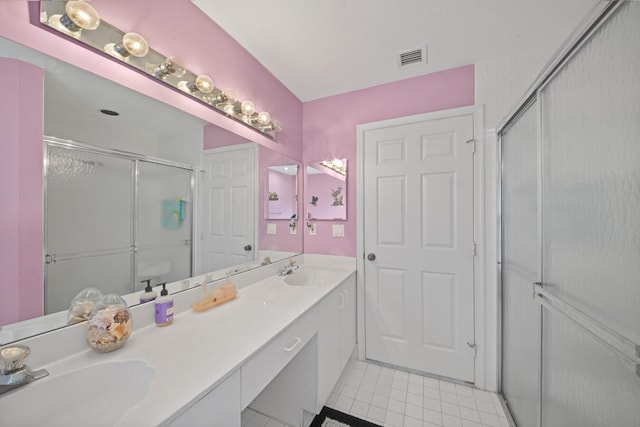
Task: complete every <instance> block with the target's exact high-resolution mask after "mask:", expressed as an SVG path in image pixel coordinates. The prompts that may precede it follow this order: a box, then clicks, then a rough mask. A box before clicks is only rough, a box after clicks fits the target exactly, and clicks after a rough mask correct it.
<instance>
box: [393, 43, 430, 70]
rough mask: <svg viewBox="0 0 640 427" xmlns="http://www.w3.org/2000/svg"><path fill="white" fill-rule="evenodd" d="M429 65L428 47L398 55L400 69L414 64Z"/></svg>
mask: <svg viewBox="0 0 640 427" xmlns="http://www.w3.org/2000/svg"><path fill="white" fill-rule="evenodd" d="M426 63H427V47H426V46H425V47H423V48H420V49H412V50H407V51H405V52H400V53H399V54H398V67H399V68H404V67H408V66H410V65H414V64H426Z"/></svg>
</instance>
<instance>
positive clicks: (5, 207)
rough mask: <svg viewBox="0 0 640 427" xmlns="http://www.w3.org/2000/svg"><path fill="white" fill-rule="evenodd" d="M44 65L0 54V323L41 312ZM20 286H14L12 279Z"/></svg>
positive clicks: (42, 298) (42, 311)
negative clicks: (0, 281)
mask: <svg viewBox="0 0 640 427" xmlns="http://www.w3.org/2000/svg"><path fill="white" fill-rule="evenodd" d="M43 79H44V71H43V70H42V69H41V68H39V67H36V66H34V65H31V64H27V63H24V62H22V61H18V60H14V59H7V58H0V93H2V102H0V130H1V132H0V135H1V138H2V145H1V146H2V155H1V156H0V197H1V198H2V209H0V272H1V273H2V282H3V283H4V284H6V285H8V286H2V287H0V325H6V324H9V323H14V322H17V321H19V320H25V319H30V318H32V317H35V316H41V315H42V314H43V313H44V287H43V286H42V283H43V266H42V256H43V255H42V244H43V240H42V239H43V236H42V132H43V131H42V129H43V126H44V124H43V117H42V108H43V103H44V98H43V84H44V82H43ZM18 283H19V284H20V286H16V284H18Z"/></svg>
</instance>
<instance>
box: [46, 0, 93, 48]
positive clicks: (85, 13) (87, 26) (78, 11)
mask: <svg viewBox="0 0 640 427" xmlns="http://www.w3.org/2000/svg"><path fill="white" fill-rule="evenodd" d="M47 24H48V25H50V26H51V27H52V28H55V29H56V30H58V31H60V32H62V33H64V34H66V35H68V36H71V37H74V38H76V39H77V38H79V37H80V34H81V32H82V30H95V29H96V28H98V26H100V15H98V12H97V11H96V10H95V9H94V8H93V7H91V5H89V4H87V3H85V2H83V1H68V2H66V4H65V5H64V13H55V14H53V15H51V17H50V18H49V19H48V20H47Z"/></svg>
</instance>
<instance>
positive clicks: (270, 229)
mask: <svg viewBox="0 0 640 427" xmlns="http://www.w3.org/2000/svg"><path fill="white" fill-rule="evenodd" d="M276 226H277V224H276V223H275V222H268V223H267V234H276V230H277V229H276Z"/></svg>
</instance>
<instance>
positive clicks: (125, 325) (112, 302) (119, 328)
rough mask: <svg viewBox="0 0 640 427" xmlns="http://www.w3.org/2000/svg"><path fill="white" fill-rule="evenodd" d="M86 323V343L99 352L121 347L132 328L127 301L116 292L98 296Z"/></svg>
mask: <svg viewBox="0 0 640 427" xmlns="http://www.w3.org/2000/svg"><path fill="white" fill-rule="evenodd" d="M87 324H88V327H87V335H86V338H87V343H89V346H90V347H91V348H93V349H94V350H96V351H98V352H100V353H108V352H110V351H114V350H117V349H119V348H120V347H122V346H123V345H124V343H125V342H126V341H127V339H129V335H131V332H132V329H133V322H132V319H131V313H130V312H129V309H128V308H127V303H126V302H125V301H124V300H123V299H122V298H120V297H119V296H118V295H116V294H108V295H105V296H103V297H102V298H100V301H98V302H97V303H96V305H95V307H94V308H93V311H92V312H91V316H90V317H89V321H88V322H87Z"/></svg>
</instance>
